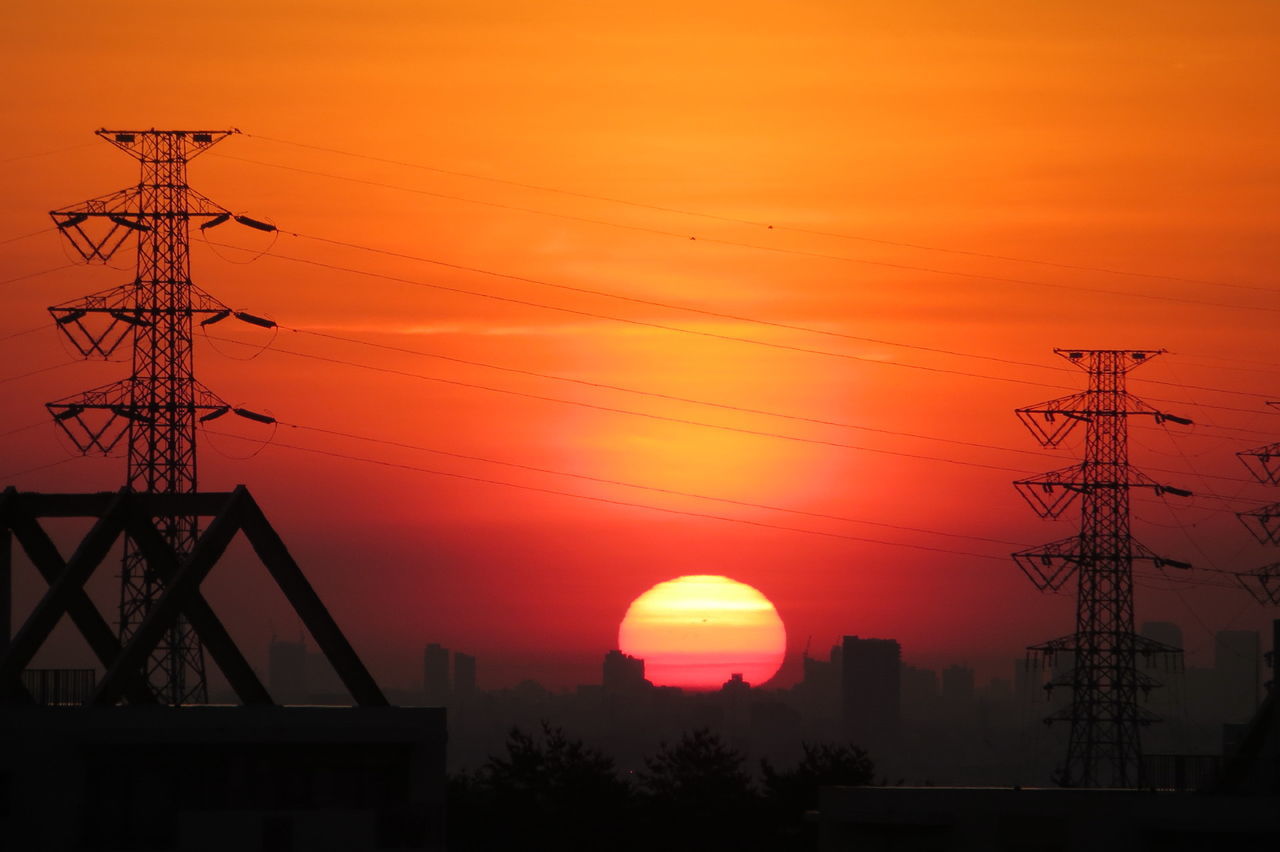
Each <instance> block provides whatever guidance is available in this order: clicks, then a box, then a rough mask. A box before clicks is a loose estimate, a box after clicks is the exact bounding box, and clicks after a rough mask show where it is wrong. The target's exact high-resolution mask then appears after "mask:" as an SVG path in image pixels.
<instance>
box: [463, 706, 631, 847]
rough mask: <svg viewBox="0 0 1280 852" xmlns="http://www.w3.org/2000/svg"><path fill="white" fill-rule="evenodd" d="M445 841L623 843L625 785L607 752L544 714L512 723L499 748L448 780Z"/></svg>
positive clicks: (560, 844) (627, 795)
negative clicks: (474, 768) (538, 723)
mask: <svg viewBox="0 0 1280 852" xmlns="http://www.w3.org/2000/svg"><path fill="white" fill-rule="evenodd" d="M449 793H450V802H449V806H450V820H449V821H450V832H449V845H450V848H451V849H457V850H469V849H476V850H481V849H483V850H489V849H527V850H543V849H545V850H551V849H556V850H576V849H625V848H628V846H629V835H628V834H627V832H626V823H627V809H628V804H629V798H630V789H629V788H628V786H627V785H626V784H625V783H624V782H623V781H622V780H621V779H620V778H619V777H618V775H617V773H616V771H615V769H614V764H613V760H612V759H611V758H609V757H607V756H605V755H604V754H602V753H601V752H600V751H598V750H596V749H594V748H591V747H590V746H587V745H586V744H584V743H583V742H582V741H581V740H577V739H571V738H569V737H568V736H566V735H565V733H564V731H563V730H562V729H560V728H556V727H552V726H551V725H548V724H546V723H545V722H544V723H543V725H542V731H541V736H540V737H536V736H534V735H531V734H528V733H525V732H524V731H521V730H520V729H519V728H512V729H511V731H510V733H509V734H508V735H507V742H506V754H505V755H502V756H493V757H490V758H489V759H488V760H487V761H486V762H485V764H484V765H483V766H482V767H481V768H480V770H479V771H478V772H476V773H475V774H474V775H465V774H462V775H456V776H454V777H453V779H451V782H450V790H449Z"/></svg>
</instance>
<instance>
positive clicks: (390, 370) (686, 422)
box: [218, 338, 1027, 474]
mask: <svg viewBox="0 0 1280 852" xmlns="http://www.w3.org/2000/svg"><path fill="white" fill-rule="evenodd" d="M218 339H219V340H226V342H229V343H237V342H238V341H233V340H227V339H225V338H218ZM243 345H248V344H243ZM271 351H272V352H278V353H280V354H282V355H292V356H294V357H296V358H307V359H310V360H313V361H321V362H324V363H329V364H342V365H344V366H348V367H355V368H357V369H361V370H371V371H373V372H377V373H386V374H388V375H394V376H403V377H405V378H413V379H420V380H422V381H428V382H439V383H441V384H446V385H453V386H455V387H464V388H470V389H473V390H483V391H489V392H491V393H501V394H507V395H508V396H517V397H521V398H524V399H534V400H538V401H540V402H551V403H556V404H560V405H573V406H577V407H579V408H588V409H592V410H594V411H605V412H609V413H611V414H625V415H628V416H631V417H643V418H645V419H648V420H657V421H661V422H665V423H676V424H680V425H683V426H700V427H703V428H707V429H717V430H720V431H723V432H736V433H738V434H743V435H751V436H754V437H759V438H774V439H780V440H784V441H795V442H798V443H803V444H815V445H818V446H826V447H837V448H840V449H846V450H858V451H862V452H868V453H877V454H881V455H889V456H899V457H902V458H910V459H918V460H922V461H937V462H944V463H946V464H955V465H962V466H964V467H978V468H984V469H987V470H998V471H1001V472H1004V473H1018V474H1025V473H1027V471H1025V470H1022V469H1020V468H1014V467H1004V466H1003V465H991V464H983V463H981V462H971V461H964V460H962V459H949V458H945V457H943V456H928V455H923V454H920V453H908V452H903V451H899V450H885V449H879V448H876V447H862V446H858V445H857V444H847V443H844V442H842V441H826V440H822V439H820V438H804V437H800V436H798V435H787V434H785V433H782V432H769V431H765V430H761V429H746V428H743V427H740V426H726V425H723V424H719V423H707V422H704V421H701V420H692V419H688V418H684V417H670V416H667V415H663V414H652V413H649V412H645V411H633V410H631V409H627V408H617V407H614V406H609V405H599V404H597V403H592V402H583V401H581V400H573V399H565V398H563V397H555V396H546V395H543V394H536V393H529V392H527V391H518V390H512V389H510V388H499V387H494V386H493V385H482V384H477V383H475V382H464V381H459V380H457V379H446V378H443V377H441V376H428V375H425V374H423V373H414V372H411V371H409V370H400V369H396V368H394V367H379V366H375V365H372V364H360V363H357V362H354V361H349V360H347V359H344V358H333V357H330V356H327V355H316V354H314V353H310V352H298V351H296V350H293V349H283V348H280V347H278V346H273V347H272V348H271Z"/></svg>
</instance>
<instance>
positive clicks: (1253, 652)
mask: <svg viewBox="0 0 1280 852" xmlns="http://www.w3.org/2000/svg"><path fill="white" fill-rule="evenodd" d="M1213 671H1214V681H1215V684H1216V686H1217V691H1218V699H1219V701H1220V702H1221V705H1222V712H1223V718H1224V721H1226V722H1229V723H1236V724H1239V723H1243V722H1247V721H1249V719H1250V718H1251V717H1252V716H1253V713H1254V711H1255V710H1257V709H1258V700H1259V692H1260V689H1261V685H1262V641H1261V637H1259V635H1258V633H1257V631H1255V630H1219V631H1218V632H1217V633H1215V634H1213Z"/></svg>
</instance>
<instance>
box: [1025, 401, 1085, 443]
mask: <svg viewBox="0 0 1280 852" xmlns="http://www.w3.org/2000/svg"><path fill="white" fill-rule="evenodd" d="M1087 408H1088V406H1087V397H1086V394H1084V393H1076V394H1072V395H1070V396H1064V397H1060V398H1058V399H1051V400H1049V401H1048V402H1041V403H1038V404H1036V405H1029V406H1027V407H1026V408H1019V409H1016V414H1017V415H1018V419H1019V420H1020V421H1022V425H1024V426H1026V427H1027V429H1029V430H1030V431H1031V434H1033V435H1035V436H1036V439H1037V440H1038V441H1039V442H1040V443H1041V445H1043V446H1046V447H1056V446H1058V445H1059V444H1060V443H1062V441H1063V440H1064V439H1065V438H1066V437H1067V436H1068V435H1070V434H1071V432H1072V431H1074V430H1075V428H1076V427H1077V426H1079V425H1080V424H1081V423H1083V422H1085V421H1087V420H1088V417H1089V415H1088V412H1087Z"/></svg>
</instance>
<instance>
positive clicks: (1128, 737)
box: [1013, 349, 1191, 787]
mask: <svg viewBox="0 0 1280 852" xmlns="http://www.w3.org/2000/svg"><path fill="white" fill-rule="evenodd" d="M1054 352H1055V353H1057V354H1058V355H1061V356H1062V357H1064V358H1066V359H1067V360H1068V361H1070V362H1071V363H1072V364H1075V365H1076V366H1077V367H1080V368H1081V369H1083V370H1084V371H1085V372H1086V373H1088V375H1089V389H1088V390H1086V391H1084V392H1082V393H1077V394H1072V395H1071V396H1066V397H1063V398H1061V399H1055V400H1053V401H1051V402H1045V403H1041V404H1040V405H1034V406H1031V407H1029V408H1020V409H1018V412H1017V413H1018V417H1019V419H1021V420H1022V422H1023V423H1024V424H1026V426H1027V427H1028V428H1029V429H1030V430H1031V431H1032V433H1033V434H1035V436H1036V437H1037V438H1039V440H1040V442H1041V444H1043V445H1044V446H1046V447H1055V446H1057V445H1058V444H1059V443H1060V442H1061V441H1062V440H1063V439H1064V438H1065V437H1066V436H1067V435H1068V434H1069V433H1070V432H1071V431H1073V430H1074V429H1075V427H1076V426H1077V425H1079V424H1081V423H1084V424H1085V448H1084V460H1083V461H1082V462H1081V463H1080V464H1078V465H1075V466H1073V467H1069V468H1065V469H1063V470H1057V471H1053V472H1051V473H1046V474H1042V475H1040V476H1036V477H1033V478H1031V479H1027V480H1022V481H1020V482H1015V483H1014V485H1015V486H1016V487H1017V489H1018V491H1019V493H1021V494H1022V496H1023V497H1025V498H1026V500H1027V502H1028V503H1030V504H1031V507H1032V508H1033V509H1035V510H1036V511H1037V512H1038V513H1039V514H1040V516H1041V517H1044V518H1056V517H1058V516H1059V515H1061V514H1062V513H1063V512H1064V511H1065V510H1066V509H1067V508H1068V507H1069V506H1070V505H1071V504H1072V503H1073V502H1075V500H1076V499H1077V498H1078V499H1079V501H1080V533H1079V535H1075V536H1072V537H1070V538H1066V539H1062V540H1061V541H1055V542H1052V543H1051V544H1047V545H1045V546H1043V547H1038V548H1033V549H1031V550H1026V551H1022V552H1021V553H1015V554H1013V558H1014V560H1015V561H1016V562H1017V564H1018V566H1019V567H1020V568H1021V569H1022V570H1023V572H1024V573H1025V574H1026V575H1027V576H1028V577H1029V578H1031V581H1032V582H1033V583H1035V584H1036V586H1037V588H1039V589H1041V590H1042V591H1044V590H1050V591H1057V590H1058V589H1060V588H1061V587H1062V586H1063V585H1064V584H1065V583H1066V582H1067V581H1068V580H1069V579H1070V578H1071V576H1072V575H1074V576H1076V578H1077V581H1078V585H1079V591H1078V596H1077V599H1076V630H1075V633H1073V634H1072V635H1070V636H1064V637H1062V638H1060V639H1054V640H1052V641H1049V642H1045V643H1044V644H1041V645H1034V646H1032V647H1030V648H1028V651H1030V652H1032V653H1033V654H1036V655H1038V656H1040V657H1041V659H1042V660H1043V661H1045V662H1046V663H1051V662H1052V661H1053V660H1054V659H1055V658H1056V656H1057V655H1059V654H1062V655H1065V656H1066V657H1067V660H1069V661H1070V665H1071V667H1070V669H1069V670H1068V671H1065V672H1063V673H1062V674H1060V675H1059V676H1058V677H1056V678H1055V679H1054V680H1053V681H1051V682H1050V684H1049V686H1050V688H1052V687H1054V686H1067V687H1070V688H1071V704H1070V706H1069V707H1067V708H1064V709H1063V710H1061V711H1059V712H1057V713H1055V714H1053V715H1051V716H1050V717H1049V718H1048V719H1046V720H1045V721H1046V722H1055V721H1069V722H1070V723H1071V732H1070V736H1069V739H1068V744H1067V757H1066V762H1065V764H1064V765H1063V766H1062V767H1061V769H1060V770H1059V773H1058V778H1057V780H1058V782H1059V783H1061V784H1062V785H1064V786H1070V787H1134V786H1139V785H1140V784H1141V783H1142V777H1141V773H1142V745H1141V739H1140V736H1139V729H1140V727H1141V726H1143V725H1145V724H1148V723H1150V722H1152V721H1154V720H1155V717H1154V716H1153V715H1152V714H1151V713H1149V712H1148V711H1146V710H1144V709H1143V708H1141V707H1139V706H1138V694H1139V692H1140V691H1141V692H1142V693H1143V694H1144V695H1145V693H1147V692H1149V691H1150V690H1151V689H1152V688H1154V687H1156V686H1159V683H1158V682H1156V681H1155V680H1154V679H1153V678H1152V677H1150V676H1149V675H1148V674H1146V673H1145V672H1142V671H1140V670H1139V668H1138V658H1139V655H1141V656H1142V657H1143V658H1144V659H1145V660H1147V661H1150V660H1151V658H1152V657H1155V656H1157V655H1169V657H1168V658H1167V659H1168V661H1170V662H1173V663H1175V664H1180V662H1181V656H1180V655H1181V653H1182V651H1181V649H1180V648H1174V647H1171V646H1168V645H1164V644H1163V643H1160V642H1155V641H1153V640H1151V639H1146V638H1144V637H1141V636H1138V635H1136V634H1135V633H1134V632H1133V564H1134V562H1135V561H1136V560H1144V559H1145V560H1150V561H1151V562H1153V563H1155V565H1156V566H1157V567H1163V566H1171V567H1176V568H1189V567H1191V566H1190V565H1188V564H1186V563H1184V562H1176V561H1174V560H1169V559H1162V558H1160V557H1158V556H1156V555H1155V554H1154V553H1153V552H1151V551H1150V550H1149V549H1147V548H1146V547H1144V546H1143V545H1141V544H1139V543H1138V542H1137V541H1135V540H1134V539H1133V537H1132V536H1131V535H1130V534H1129V491H1130V489H1132V488H1151V489H1153V490H1154V491H1155V493H1157V494H1164V493H1169V494H1175V495H1179V496H1190V493H1191V492H1189V491H1184V490H1182V489H1180V488H1172V487H1169V486H1167V485H1159V484H1157V483H1155V482H1154V481H1152V480H1150V479H1149V478H1148V477H1146V476H1144V475H1143V474H1141V473H1139V472H1138V471H1137V470H1135V469H1134V468H1132V467H1131V466H1130V465H1129V446H1128V439H1129V435H1128V432H1129V428H1128V420H1129V418H1130V417H1132V416H1135V415H1149V416H1151V417H1154V418H1155V420H1156V422H1158V423H1159V422H1164V421H1166V420H1167V421H1171V422H1174V423H1182V424H1187V423H1190V422H1191V421H1190V420H1187V419H1185V418H1182V417H1175V416H1173V415H1171V414H1165V413H1163V412H1160V411H1156V410H1155V409H1153V408H1151V407H1149V406H1147V405H1146V404H1145V403H1143V402H1142V401H1141V400H1139V399H1137V398H1136V397H1133V396H1131V395H1130V394H1129V393H1127V392H1126V391H1125V376H1126V374H1127V373H1128V372H1129V371H1130V370H1132V369H1134V368H1135V367H1138V366H1140V365H1142V364H1145V363H1146V362H1147V361H1149V360H1151V359H1152V358H1153V357H1155V356H1157V355H1159V354H1161V352H1163V350H1133V349H1129V350H1085V349H1055V350H1054Z"/></svg>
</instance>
